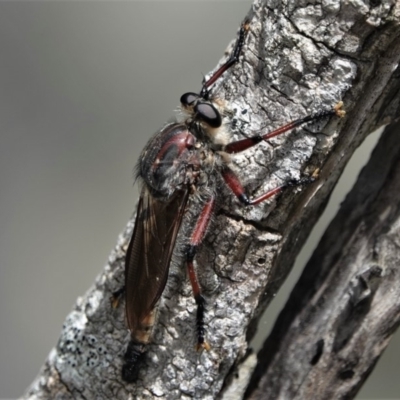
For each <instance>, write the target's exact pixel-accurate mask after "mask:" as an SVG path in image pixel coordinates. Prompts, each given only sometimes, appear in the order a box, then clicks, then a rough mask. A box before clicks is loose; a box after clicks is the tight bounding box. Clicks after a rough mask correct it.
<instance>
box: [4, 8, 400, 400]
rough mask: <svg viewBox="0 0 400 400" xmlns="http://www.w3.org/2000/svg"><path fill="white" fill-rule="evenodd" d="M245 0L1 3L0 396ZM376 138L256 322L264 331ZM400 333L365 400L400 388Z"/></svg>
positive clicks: (45, 335) (50, 338)
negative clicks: (153, 139) (151, 141)
mask: <svg viewBox="0 0 400 400" xmlns="http://www.w3.org/2000/svg"><path fill="white" fill-rule="evenodd" d="M250 4H251V1H249V0H246V1H244V0H243V1H237V2H234V1H229V2H227V1H226V2H225V1H219V2H216V1H214V2H204V1H187V2H172V1H160V2H153V1H152V2H147V3H145V2H114V1H109V2H58V1H53V2H31V1H27V2H0V188H1V189H0V226H1V229H0V398H2V399H5V398H15V397H17V396H21V395H22V394H23V393H24V391H25V389H26V387H27V386H28V385H29V384H30V383H31V382H32V380H33V379H34V378H35V376H36V375H37V374H38V372H39V369H40V367H41V365H42V364H43V362H44V361H45V359H46V357H47V354H48V353H49V351H50V349H51V348H52V347H53V346H54V345H55V344H56V342H57V339H58V335H59V332H60V330H61V326H62V323H63V321H64V318H65V317H66V315H67V314H68V313H69V311H70V310H71V308H72V307H73V305H74V303H75V300H76V298H77V296H79V295H82V294H84V293H85V291H86V290H87V289H88V287H89V286H90V285H91V284H92V282H93V280H94V277H95V276H96V275H97V274H98V273H99V272H100V271H101V270H102V268H103V266H104V264H105V263H106V261H107V257H108V254H109V252H110V250H111V249H112V248H113V246H114V245H115V243H116V240H117V235H118V234H119V233H120V232H121V231H122V229H123V228H124V226H125V224H126V222H127V221H128V218H129V217H130V215H131V213H132V211H133V209H134V206H135V202H136V199H137V196H138V193H137V190H136V188H133V186H132V182H133V180H132V170H133V166H134V165H135V163H136V160H137V158H138V155H139V152H140V150H141V148H142V147H143V146H144V145H145V143H146V141H147V140H148V138H149V137H150V135H152V134H153V133H154V132H155V131H156V130H158V129H159V128H160V127H161V126H162V125H163V123H164V122H165V121H166V120H168V119H169V118H170V117H171V116H172V115H173V110H174V108H175V107H176V106H177V105H178V102H179V98H180V96H181V94H182V93H184V92H187V91H198V90H199V89H200V86H201V80H202V73H204V74H205V73H207V72H208V71H209V70H210V69H212V68H213V67H214V66H215V64H216V63H217V61H218V60H219V59H220V58H221V56H222V55H223V52H224V50H225V48H226V46H227V44H228V43H229V42H230V41H231V40H232V39H233V38H234V37H235V34H236V30H237V28H238V26H239V24H240V22H241V20H242V19H243V17H244V16H245V15H246V13H247V11H248V10H249V8H250ZM377 138H378V134H375V135H372V136H370V138H369V139H368V140H367V142H366V143H365V144H364V145H363V147H362V148H360V149H359V150H358V152H357V155H356V157H355V158H354V159H353V160H352V164H351V165H350V166H349V167H348V168H347V170H346V172H345V173H344V174H343V178H342V181H341V183H340V187H339V188H338V189H337V190H336V191H335V193H334V195H333V196H332V201H331V203H330V205H329V207H328V208H329V210H328V211H327V212H326V213H325V214H324V217H323V218H322V220H321V222H320V223H319V224H318V226H317V227H316V229H314V232H313V234H312V237H311V238H310V240H309V241H308V243H307V248H306V249H305V250H303V252H302V254H301V255H300V256H299V259H298V262H297V265H296V268H295V271H294V272H293V273H292V275H291V276H290V278H289V280H288V282H287V283H286V284H285V290H284V291H281V292H280V293H279V295H278V296H277V298H276V300H275V301H274V303H273V305H272V306H271V307H270V309H269V310H268V313H267V319H266V320H265V321H264V322H263V323H262V325H261V326H260V331H262V334H263V336H265V335H266V334H267V333H268V331H269V329H270V327H271V325H272V324H273V321H274V319H275V317H276V314H277V313H278V312H279V310H280V308H281V307H282V305H283V303H284V301H285V299H286V298H287V294H288V291H290V288H291V286H292V285H293V284H294V282H295V281H296V279H297V278H296V277H297V276H298V274H299V272H300V271H301V269H302V267H303V265H304V263H305V262H306V260H307V258H308V257H309V255H310V253H311V251H312V249H313V248H314V246H315V245H316V242H317V241H318V239H319V237H320V236H321V234H322V232H323V230H324V227H325V226H326V224H327V223H328V222H329V220H330V219H331V218H332V216H333V215H334V214H335V213H336V210H337V207H338V204H339V203H340V201H341V199H342V198H343V196H344V195H345V193H346V192H347V191H348V189H349V188H350V187H351V186H352V184H353V182H354V180H355V178H356V176H357V174H358V171H359V169H360V167H361V166H362V165H363V164H364V163H365V162H366V160H367V159H368V156H369V153H370V151H371V149H372V148H373V146H374V143H375V142H376V140H377ZM399 359H400V343H399V335H397V340H396V338H395V340H393V341H392V343H391V344H390V346H389V349H388V350H387V351H386V353H385V354H384V356H383V357H382V359H381V361H380V362H379V364H378V367H377V368H376V370H375V371H374V372H373V374H372V376H371V378H370V380H369V382H368V383H367V385H366V386H365V388H364V389H363V391H362V393H360V395H359V397H358V398H359V399H378V398H380V399H382V398H399V396H398V394H399V393H400V382H399V380H398V379H397V375H398V373H397V371H398V368H399V361H398V360H399Z"/></svg>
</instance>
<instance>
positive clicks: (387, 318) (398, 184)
mask: <svg viewBox="0 0 400 400" xmlns="http://www.w3.org/2000/svg"><path fill="white" fill-rule="evenodd" d="M399 134H400V124H399V123H396V124H394V125H393V126H391V127H390V128H388V129H387V130H386V131H385V132H384V134H383V135H382V137H381V139H380V141H379V143H378V145H377V146H376V148H375V149H374V152H373V154H372V156H371V159H370V161H369V162H368V164H367V166H366V167H364V169H363V171H362V172H361V174H360V176H359V178H358V181H357V183H356V184H355V186H354V187H353V189H352V190H351V192H350V193H349V194H348V196H347V198H346V200H345V202H344V203H343V204H342V206H341V209H340V211H339V212H338V214H337V215H336V217H335V219H334V220H333V221H332V222H331V224H330V226H329V227H328V229H327V230H326V232H325V234H324V236H323V237H322V239H321V242H320V243H319V245H318V248H317V250H316V251H315V252H314V254H313V256H312V258H311V259H310V261H309V262H308V264H307V266H306V268H305V270H304V271H303V274H302V276H301V277H300V279H299V281H298V282H297V284H296V286H295V288H294V289H293V291H292V293H291V295H290V298H289V300H288V302H287V304H286V305H285V308H284V309H283V310H282V312H281V314H280V316H279V318H278V320H277V322H276V324H275V326H274V328H273V331H272V332H271V335H270V336H269V337H268V339H267V340H266V342H265V343H264V346H263V349H262V350H261V351H260V352H259V354H258V359H259V364H258V365H257V368H256V371H255V373H254V375H253V379H252V382H251V385H250V387H249V389H248V397H247V398H249V399H265V398H268V399H281V398H282V399H333V398H334V399H351V398H353V397H354V395H355V394H356V393H357V391H358V389H359V388H360V387H361V385H362V383H363V382H364V381H365V379H366V378H367V377H368V375H369V374H370V372H371V371H372V369H373V368H374V366H375V363H376V362H377V360H378V359H379V356H380V355H381V354H382V352H383V351H384V349H385V348H386V346H387V344H388V342H389V340H390V338H391V337H392V335H393V333H394V332H395V330H396V329H397V327H398V326H399V323H400V268H399V267H400V196H399V193H400V141H399Z"/></svg>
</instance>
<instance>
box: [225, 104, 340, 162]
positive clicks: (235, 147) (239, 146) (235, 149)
mask: <svg viewBox="0 0 400 400" xmlns="http://www.w3.org/2000/svg"><path fill="white" fill-rule="evenodd" d="M342 106H343V102H342V101H339V103H337V104H336V105H335V107H333V109H332V110H328V111H322V112H319V113H316V114H313V115H307V116H306V117H304V118H300V119H296V120H294V121H292V122H289V123H288V124H286V125H284V126H281V127H280V128H278V129H275V130H273V131H271V132H267V133H264V134H258V135H255V136H252V137H248V138H246V139H242V140H238V141H236V142H232V143H229V144H227V145H226V146H225V147H224V149H223V151H224V152H225V153H229V154H234V153H239V152H241V151H244V150H247V149H249V148H250V147H253V146H255V145H256V144H258V143H260V142H262V141H266V140H268V139H271V138H273V137H275V136H278V135H281V134H282V133H285V132H288V131H290V130H292V129H294V128H296V127H298V126H300V125H303V124H306V123H308V122H315V121H318V120H320V119H323V118H326V117H332V116H334V115H336V116H337V117H340V118H342V117H344V115H345V114H346V111H344V110H343V109H342Z"/></svg>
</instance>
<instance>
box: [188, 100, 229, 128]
mask: <svg viewBox="0 0 400 400" xmlns="http://www.w3.org/2000/svg"><path fill="white" fill-rule="evenodd" d="M194 112H195V113H196V117H197V118H198V119H200V120H202V121H204V122H205V123H206V124H208V125H210V126H211V127H212V128H218V127H220V126H221V124H222V118H221V114H220V113H219V112H218V110H217V109H216V108H215V107H214V106H213V105H212V104H209V103H197V104H196V105H195V107H194Z"/></svg>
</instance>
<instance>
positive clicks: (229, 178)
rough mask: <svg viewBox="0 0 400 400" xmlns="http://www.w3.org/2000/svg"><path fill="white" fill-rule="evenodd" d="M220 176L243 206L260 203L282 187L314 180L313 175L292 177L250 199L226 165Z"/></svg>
mask: <svg viewBox="0 0 400 400" xmlns="http://www.w3.org/2000/svg"><path fill="white" fill-rule="evenodd" d="M222 177H223V179H224V181H225V183H226V184H227V185H228V187H229V188H230V189H231V190H232V192H233V194H234V195H235V196H236V197H237V198H238V200H239V201H240V202H241V203H242V204H244V205H245V206H254V205H256V204H260V203H262V202H263V201H265V200H267V199H269V198H270V197H272V196H274V195H275V194H278V193H280V192H281V191H282V190H283V189H286V188H289V187H292V186H298V185H305V184H307V183H311V182H314V181H315V177H314V176H310V177H305V178H301V179H292V180H290V181H288V182H286V183H284V184H283V185H281V186H278V187H276V188H274V189H271V190H269V191H268V192H266V193H263V194H262V195H260V196H258V197H256V198H254V199H250V198H249V196H248V195H247V194H246V192H245V190H244V188H243V186H242V184H241V183H240V181H239V178H238V177H237V176H236V175H235V173H234V172H233V171H232V170H230V169H229V168H228V167H225V168H224V169H223V171H222Z"/></svg>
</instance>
